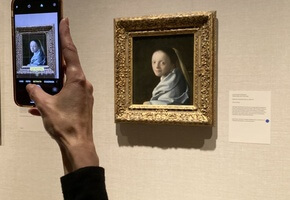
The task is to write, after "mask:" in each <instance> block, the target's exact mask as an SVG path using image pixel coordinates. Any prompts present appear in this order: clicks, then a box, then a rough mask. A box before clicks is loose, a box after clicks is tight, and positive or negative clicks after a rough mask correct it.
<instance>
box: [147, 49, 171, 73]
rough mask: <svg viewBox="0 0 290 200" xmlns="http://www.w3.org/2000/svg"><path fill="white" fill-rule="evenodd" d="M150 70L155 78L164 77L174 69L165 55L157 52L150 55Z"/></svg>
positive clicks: (159, 51)
mask: <svg viewBox="0 0 290 200" xmlns="http://www.w3.org/2000/svg"><path fill="white" fill-rule="evenodd" d="M152 69H153V72H154V74H155V75H156V76H158V77H165V76H167V75H168V74H169V73H170V72H171V71H172V70H173V69H174V64H173V63H172V62H171V60H170V58H169V56H168V55H167V54H166V53H164V52H163V51H161V50H158V51H155V52H154V53H153V55H152Z"/></svg>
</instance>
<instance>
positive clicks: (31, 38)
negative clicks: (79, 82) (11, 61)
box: [15, 25, 57, 78]
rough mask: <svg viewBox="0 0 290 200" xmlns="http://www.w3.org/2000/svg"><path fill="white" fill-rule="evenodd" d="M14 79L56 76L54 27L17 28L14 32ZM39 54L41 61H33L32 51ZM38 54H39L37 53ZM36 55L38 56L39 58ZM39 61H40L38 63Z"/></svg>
mask: <svg viewBox="0 0 290 200" xmlns="http://www.w3.org/2000/svg"><path fill="white" fill-rule="evenodd" d="M15 34H16V54H17V56H16V67H17V69H16V77H17V78H20V77H21V78H31V77H38V78H41V77H42V76H43V77H51V78H54V77H55V76H56V75H57V71H56V56H55V27H54V26H53V25H52V26H34V27H17V28H16V31H15ZM35 47H37V49H40V52H41V54H40V55H41V59H39V58H38V59H37V61H38V62H36V61H33V60H34V52H33V51H34V50H33V48H35ZM38 54H39V53H38ZM40 55H38V56H40ZM39 60H41V61H39Z"/></svg>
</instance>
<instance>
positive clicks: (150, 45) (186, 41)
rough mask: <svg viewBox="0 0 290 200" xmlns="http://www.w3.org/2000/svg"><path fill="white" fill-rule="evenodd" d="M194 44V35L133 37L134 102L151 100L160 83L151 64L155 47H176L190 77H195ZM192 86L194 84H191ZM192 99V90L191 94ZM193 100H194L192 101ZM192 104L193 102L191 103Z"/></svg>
mask: <svg viewBox="0 0 290 200" xmlns="http://www.w3.org/2000/svg"><path fill="white" fill-rule="evenodd" d="M193 44H194V35H193V34H186V35H170V36H147V37H143V36H142V37H134V38H133V96H132V98H133V104H143V102H144V101H149V100H150V98H151V96H152V91H153V89H154V87H155V86H156V85H157V84H158V83H159V81H160V77H156V76H155V75H154V72H153V70H152V66H151V57H152V54H153V52H154V49H156V48H158V47H159V46H168V47H172V48H176V49H177V50H178V51H179V54H180V56H181V59H182V61H183V63H184V65H185V67H186V68H187V71H188V74H189V77H190V79H191V83H192V78H193ZM191 86H192V84H191ZM190 99H191V100H192V91H191V94H190ZM191 102H192V101H191ZM191 104H192V103H191Z"/></svg>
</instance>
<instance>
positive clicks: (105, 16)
mask: <svg viewBox="0 0 290 200" xmlns="http://www.w3.org/2000/svg"><path fill="white" fill-rule="evenodd" d="M208 10H216V11H217V18H218V48H217V55H218V63H217V68H218V73H217V113H218V114H217V122H216V126H215V127H213V128H211V127H202V126H201V127H190V126H187V127H183V126H166V125H146V124H115V123H114V43H113V39H114V32H113V19H114V18H117V17H131V16H143V15H152V14H157V15H158V14H174V13H188V12H192V11H208ZM64 16H68V17H69V18H70V25H71V32H72V36H73V38H74V41H75V44H76V46H77V47H78V51H79V55H80V58H81V62H82V65H83V68H84V71H85V73H86V74H87V79H89V80H90V81H91V82H92V84H93V86H94V96H95V107H94V140H95V144H96V146H97V151H98V154H99V157H100V160H101V166H103V167H105V169H106V184H107V190H108V194H109V197H110V199H111V200H148V199H152V200H155V199H156V200H157V199H158V200H159V199H161V200H163V199H166V200H176V199H182V200H193V199H199V200H225V199H235V200H245V199H251V200H261V199H264V200H273V199H277V200H288V199H289V198H290V190H289V182H290V171H289V166H290V146H289V141H290V134H289V120H290V117H289V112H290V107H289V106H288V103H289V102H290V79H289V77H290V70H289V65H290V56H289V52H290V51H289V50H290V37H289V33H290V23H289V18H290V1H289V0H280V1H270V0H254V1H253V0H243V1H232V0H223V1H217V0H206V1H205V0H203V1H201V0H200V1H198V0H181V1H180V0H146V1H133V0H123V1H116V0H86V1H79V0H64ZM0 30H1V31H0V44H1V45H0V56H1V57H0V64H1V115H2V116H1V146H0V159H1V161H0V199H9V200H26V199H30V200H31V199H42V200H52V199H62V194H61V188H60V182H59V177H60V176H62V175H63V169H62V163H61V157H60V153H59V150H58V147H57V145H56V144H55V142H54V141H52V140H51V138H50V137H49V136H48V135H47V134H46V133H45V131H44V130H43V129H33V128H34V126H37V124H38V125H39V123H41V120H40V119H38V118H35V117H33V118H27V123H28V124H29V123H30V124H31V126H28V127H25V128H24V129H21V128H20V125H19V123H20V121H23V115H24V114H23V112H26V110H23V109H19V108H18V107H16V106H15V104H14V102H13V93H12V68H11V65H12V64H11V37H10V35H11V31H10V1H8V0H5V1H1V2H0ZM236 90H243V91H271V143H270V144H254V143H232V142H229V139H228V138H229V137H228V136H229V130H228V129H229V91H236ZM248 131H251V130H248ZM253 134H254V133H253Z"/></svg>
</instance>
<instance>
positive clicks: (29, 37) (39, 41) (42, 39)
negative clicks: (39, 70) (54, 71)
mask: <svg viewBox="0 0 290 200" xmlns="http://www.w3.org/2000/svg"><path fill="white" fill-rule="evenodd" d="M22 45H23V47H22V49H23V66H27V65H28V66H45V65H47V58H46V55H47V47H46V35H45V34H44V33H37V34H23V36H22ZM33 48H35V49H33ZM36 52H39V53H38V56H39V57H40V56H41V59H40V58H39V60H38V62H36V61H33V56H34V55H35V53H36Z"/></svg>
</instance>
